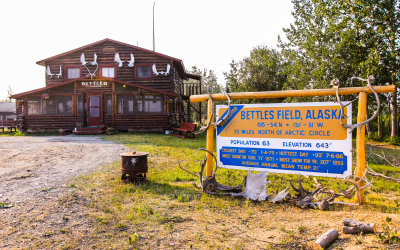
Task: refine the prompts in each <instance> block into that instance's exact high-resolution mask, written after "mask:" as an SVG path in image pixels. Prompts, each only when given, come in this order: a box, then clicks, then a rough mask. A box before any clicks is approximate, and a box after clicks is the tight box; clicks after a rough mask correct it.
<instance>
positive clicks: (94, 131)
mask: <svg viewBox="0 0 400 250" xmlns="http://www.w3.org/2000/svg"><path fill="white" fill-rule="evenodd" d="M72 133H73V134H74V135H101V134H105V133H106V128H105V127H104V126H94V127H82V128H75V129H74V130H73V131H72Z"/></svg>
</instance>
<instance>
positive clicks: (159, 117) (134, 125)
mask: <svg viewBox="0 0 400 250" xmlns="http://www.w3.org/2000/svg"><path fill="white" fill-rule="evenodd" d="M105 123H106V124H107V125H109V126H112V115H106V116H105ZM113 127H114V128H115V129H117V130H120V131H128V130H159V131H161V130H166V129H171V127H172V125H171V123H170V119H169V116H168V115H165V114H132V115H121V114H117V115H115V126H113Z"/></svg>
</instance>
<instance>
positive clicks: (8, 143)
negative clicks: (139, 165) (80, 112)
mask: <svg viewBox="0 0 400 250" xmlns="http://www.w3.org/2000/svg"><path fill="white" fill-rule="evenodd" d="M126 151H127V148H126V147H125V146H124V145H122V144H115V143H114V142H110V141H104V140H101V139H100V138H99V137H94V136H75V135H68V136H21V137H14V136H10V137H0V205H1V204H2V205H3V206H4V204H10V205H12V207H11V208H8V209H0V224H1V225H2V227H1V228H0V248H3V247H10V246H14V247H15V246H23V245H25V244H22V245H21V244H18V243H17V244H15V243H16V242H15V241H14V240H15V239H14V240H12V242H10V241H9V240H10V239H11V238H9V236H11V235H13V233H14V231H15V233H17V234H18V231H19V232H20V233H22V232H23V223H22V221H23V218H24V217H26V216H27V217H29V216H32V215H33V212H34V211H40V210H41V208H43V207H44V206H47V205H48V204H49V203H51V202H52V201H53V200H55V199H57V198H58V197H60V196H61V195H64V194H66V193H68V192H69V190H70V189H71V185H73V184H72V182H71V181H72V178H73V177H75V176H79V175H82V174H85V173H88V172H90V171H93V170H94V169H96V168H99V167H100V166H102V165H104V164H106V163H109V162H114V161H118V160H119V157H120V156H119V154H120V153H122V152H126ZM21 226H22V227H21ZM5 235H7V237H6V238H3V237H4V236H5Z"/></svg>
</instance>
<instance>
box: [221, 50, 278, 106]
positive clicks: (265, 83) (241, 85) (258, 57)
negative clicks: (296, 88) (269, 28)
mask: <svg viewBox="0 0 400 250" xmlns="http://www.w3.org/2000/svg"><path fill="white" fill-rule="evenodd" d="M230 66H231V69H230V71H229V72H224V76H225V80H226V87H227V89H229V91H231V92H249V91H274V90H281V89H282V86H283V84H284V82H285V81H286V75H285V74H284V73H283V71H284V68H285V63H284V61H283V60H282V57H281V54H280V53H279V51H277V50H275V49H270V48H268V47H267V46H258V47H256V48H254V49H253V50H252V51H251V52H250V55H249V56H248V57H245V58H244V59H243V60H241V61H239V62H235V61H232V62H231V64H230ZM264 101H270V102H271V101H277V100H271V99H270V100H264Z"/></svg>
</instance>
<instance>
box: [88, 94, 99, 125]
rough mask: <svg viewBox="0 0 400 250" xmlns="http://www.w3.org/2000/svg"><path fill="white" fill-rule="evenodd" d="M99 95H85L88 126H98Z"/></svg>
mask: <svg viewBox="0 0 400 250" xmlns="http://www.w3.org/2000/svg"><path fill="white" fill-rule="evenodd" d="M101 107H102V105H101V95H88V96H87V108H88V110H87V125H88V126H100V125H102V122H101V114H102V108H101Z"/></svg>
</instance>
